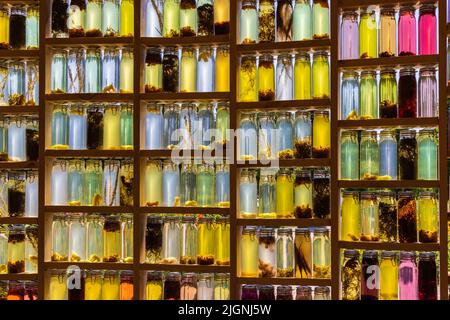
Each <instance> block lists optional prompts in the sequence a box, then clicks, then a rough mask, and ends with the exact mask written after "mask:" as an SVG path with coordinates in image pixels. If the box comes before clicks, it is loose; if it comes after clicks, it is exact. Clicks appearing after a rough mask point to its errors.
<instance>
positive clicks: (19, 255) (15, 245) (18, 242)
mask: <svg viewBox="0 0 450 320" xmlns="http://www.w3.org/2000/svg"><path fill="white" fill-rule="evenodd" d="M24 272H25V226H24V225H20V224H16V225H14V224H11V225H9V232H8V273H24Z"/></svg>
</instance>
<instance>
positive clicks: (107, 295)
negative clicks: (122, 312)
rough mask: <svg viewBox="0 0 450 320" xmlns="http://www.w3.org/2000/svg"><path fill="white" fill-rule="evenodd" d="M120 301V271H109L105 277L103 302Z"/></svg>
mask: <svg viewBox="0 0 450 320" xmlns="http://www.w3.org/2000/svg"><path fill="white" fill-rule="evenodd" d="M119 299H120V276H119V271H115V270H107V271H105V273H104V275H103V283H102V298H101V300H119Z"/></svg>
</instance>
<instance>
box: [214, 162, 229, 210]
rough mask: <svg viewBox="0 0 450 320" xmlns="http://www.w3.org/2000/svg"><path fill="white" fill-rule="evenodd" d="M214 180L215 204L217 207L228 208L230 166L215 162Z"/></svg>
mask: <svg viewBox="0 0 450 320" xmlns="http://www.w3.org/2000/svg"><path fill="white" fill-rule="evenodd" d="M215 182H216V188H215V190H216V197H215V204H216V206H218V207H219V208H228V207H229V206H230V166H229V165H228V164H216V172H215Z"/></svg>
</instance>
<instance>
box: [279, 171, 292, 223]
mask: <svg viewBox="0 0 450 320" xmlns="http://www.w3.org/2000/svg"><path fill="white" fill-rule="evenodd" d="M275 189H276V203H277V205H276V212H277V218H292V217H293V215H294V179H293V177H292V174H291V171H290V170H289V169H284V168H281V169H280V170H279V171H278V173H277V182H276V187H275Z"/></svg>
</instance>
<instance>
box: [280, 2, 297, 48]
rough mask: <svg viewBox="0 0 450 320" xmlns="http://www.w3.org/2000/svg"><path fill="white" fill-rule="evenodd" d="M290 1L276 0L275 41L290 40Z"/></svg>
mask: <svg viewBox="0 0 450 320" xmlns="http://www.w3.org/2000/svg"><path fill="white" fill-rule="evenodd" d="M293 13H294V9H293V8H292V1H290V0H278V2H277V41H278V42H284V41H292V14H293Z"/></svg>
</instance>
